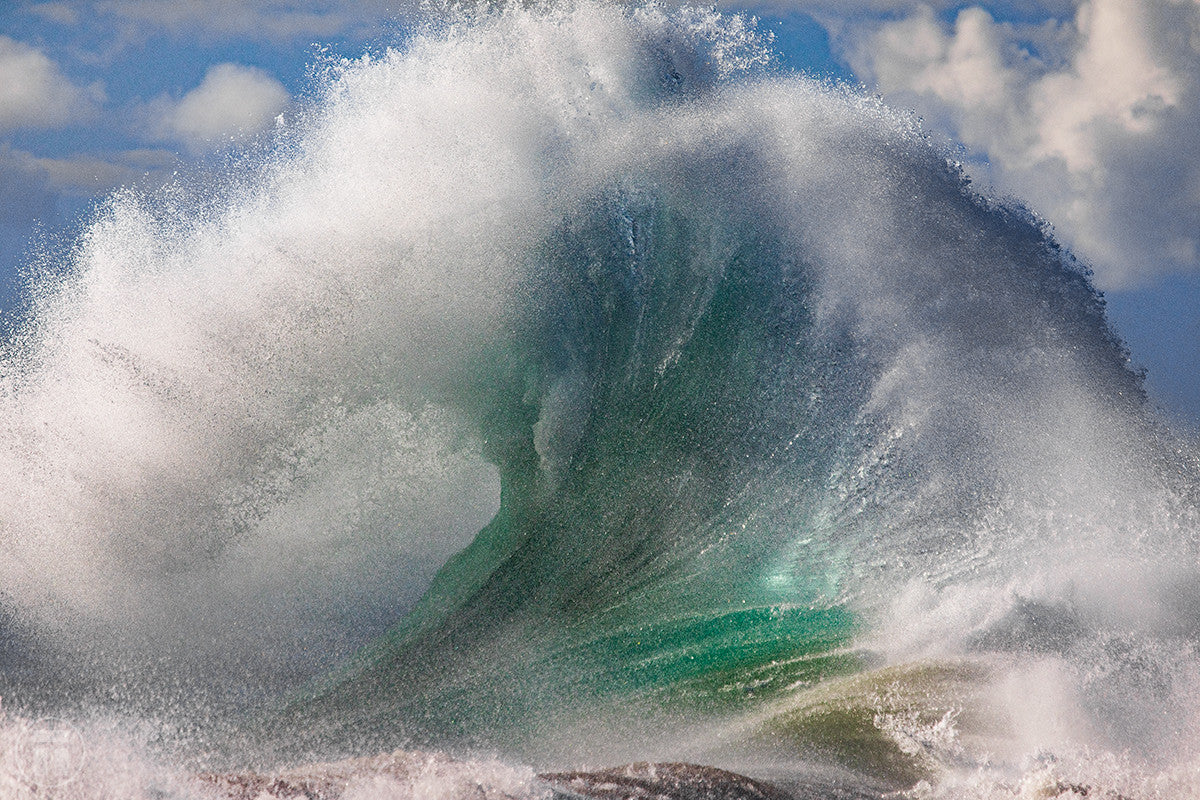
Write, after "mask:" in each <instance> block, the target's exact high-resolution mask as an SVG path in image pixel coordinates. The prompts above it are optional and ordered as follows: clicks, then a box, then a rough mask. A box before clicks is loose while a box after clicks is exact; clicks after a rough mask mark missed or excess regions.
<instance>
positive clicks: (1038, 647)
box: [0, 3, 1200, 797]
mask: <svg viewBox="0 0 1200 800" xmlns="http://www.w3.org/2000/svg"><path fill="white" fill-rule="evenodd" d="M318 72H320V71H319V70H318ZM322 74H323V75H324V77H323V78H322V79H321V82H320V83H319V84H318V85H317V86H316V87H314V92H313V97H312V99H311V100H310V101H309V102H308V103H307V104H306V105H305V106H303V107H301V108H297V109H295V110H293V111H291V112H289V115H287V116H285V118H284V119H283V120H282V121H281V122H280V123H279V126H278V129H277V130H276V131H275V132H274V134H273V137H272V138H271V139H269V140H266V141H263V142H262V143H260V145H259V147H258V149H256V150H253V151H252V152H250V153H246V154H242V155H241V156H239V157H238V158H232V159H231V160H230V162H229V163H228V164H227V165H225V166H224V167H223V168H222V169H221V170H217V172H216V174H215V175H213V174H209V175H204V176H192V177H189V178H185V179H181V181H180V183H179V184H178V185H176V186H172V187H168V188H167V189H165V190H163V191H162V192H160V193H158V194H154V195H151V196H144V197H143V196H136V195H134V194H130V193H127V194H120V195H117V196H115V197H113V198H111V199H110V200H109V201H108V202H107V203H106V204H105V205H104V207H102V208H101V209H98V211H97V213H96V218H95V220H94V221H93V223H92V224H91V226H90V228H89V229H88V232H87V234H86V235H85V236H84V237H83V238H82V239H81V240H80V242H78V243H77V245H76V247H75V249H74V250H72V251H71V252H69V253H65V254H63V253H58V254H47V256H46V262H47V263H46V265H45V266H46V267H47V269H46V271H45V272H46V274H45V275H43V276H42V277H40V278H35V279H34V281H33V284H32V287H31V307H30V310H29V315H28V316H29V323H28V325H27V326H26V329H25V330H24V332H23V333H22V334H21V335H20V336H19V337H17V338H16V339H15V340H14V341H13V342H12V343H10V344H9V346H8V348H7V351H6V355H5V361H4V373H3V375H4V385H3V395H2V397H3V401H4V404H5V409H4V410H5V420H6V421H5V423H4V428H3V437H4V438H3V447H0V476H2V477H3V479H4V480H5V481H6V485H7V486H9V487H10V489H9V490H8V491H7V492H6V494H5V496H4V497H3V498H0V503H2V505H0V519H3V520H4V523H3V528H2V529H0V536H2V537H3V548H4V549H3V557H2V558H0V579H3V581H4V582H5V584H4V585H5V587H6V595H5V597H6V609H7V611H8V613H9V616H10V619H11V623H10V624H9V626H8V629H7V630H9V631H10V636H9V638H8V640H6V644H5V645H4V646H5V648H6V650H5V651H4V654H3V655H4V658H5V660H6V664H8V665H10V666H8V667H6V668H5V670H4V686H5V688H4V691H5V698H6V703H8V702H9V698H13V700H14V702H15V703H16V706H15V707H16V708H17V709H19V710H20V711H21V713H22V714H26V715H28V716H30V717H32V716H37V715H47V714H53V715H54V716H56V717H65V718H67V719H69V720H74V721H75V722H76V723H77V724H78V725H79V726H81V727H82V726H84V725H85V721H86V722H87V725H93V726H94V720H95V719H96V718H97V717H99V718H100V719H104V720H108V719H110V718H114V717H115V718H116V719H118V720H121V722H120V723H119V724H117V727H118V728H121V729H125V727H132V728H133V729H134V730H137V731H139V733H138V736H140V737H142V738H141V739H138V741H140V742H142V744H141V745H139V746H138V747H142V748H143V749H145V750H148V751H151V752H155V753H161V754H165V755H163V756H162V757H163V758H165V759H166V760H167V761H168V762H170V763H177V764H184V765H191V764H201V765H206V764H216V765H218V766H222V767H226V766H230V765H232V766H241V765H249V764H262V763H266V762H286V763H295V762H298V761H305V760H308V759H311V758H314V757H333V756H343V755H356V756H365V755H372V754H375V753H379V752H383V751H388V750H392V749H395V748H418V747H419V748H426V749H432V750H435V751H439V752H443V753H455V754H466V755H472V756H475V755H479V754H486V755H488V756H492V755H499V756H500V757H502V758H504V759H508V760H511V761H515V762H519V763H522V764H529V765H533V766H536V767H537V768H573V767H576V766H580V765H592V766H597V765H611V764H614V763H620V762H622V761H640V760H673V761H680V760H687V761H695V762H700V763H709V764H715V765H717V766H727V767H738V768H743V769H748V770H751V771H752V770H754V769H759V770H767V771H771V772H773V773H776V774H777V773H780V772H781V771H782V773H783V774H800V773H801V772H804V771H806V770H812V769H814V768H820V769H828V770H845V771H848V772H847V773H845V774H849V775H852V776H854V777H851V778H847V780H850V781H851V782H853V781H858V783H857V784H856V785H858V786H860V788H863V790H864V791H866V790H867V788H866V787H877V786H888V787H890V788H898V789H906V788H909V787H912V786H913V785H914V784H917V782H918V781H925V783H923V784H920V786H921V787H923V788H921V789H920V790H919V791H921V792H925V794H924V795H922V796H958V795H955V794H954V793H955V792H958V793H960V795H961V796H980V797H1002V796H1013V794H1014V793H1018V794H1019V791H1025V790H1024V789H1021V788H1020V787H1021V786H1024V785H1025V784H1024V783H1022V781H1025V782H1027V783H1028V782H1029V781H1032V782H1033V783H1030V784H1029V785H1030V786H1034V788H1033V789H1029V791H1034V790H1035V789H1036V788H1037V786H1043V784H1045V785H1050V786H1053V785H1056V784H1054V781H1056V780H1059V777H1056V776H1059V775H1061V776H1064V777H1063V778H1062V779H1063V780H1067V779H1068V778H1070V780H1073V781H1076V784H1077V785H1085V784H1086V785H1095V786H1097V787H1116V788H1114V789H1113V790H1114V791H1118V790H1120V791H1124V790H1125V789H1122V788H1121V787H1127V786H1129V785H1134V786H1135V787H1136V786H1142V787H1143V788H1144V787H1145V786H1149V785H1166V784H1165V783H1164V782H1167V781H1171V780H1176V776H1178V775H1183V774H1188V773H1187V770H1188V769H1189V768H1190V767H1189V765H1191V764H1194V763H1195V759H1194V754H1195V752H1196V749H1195V747H1194V746H1193V745H1194V743H1195V742H1196V741H1200V739H1198V738H1197V731H1196V730H1195V723H1194V721H1193V720H1195V719H1200V716H1197V715H1195V714H1192V713H1191V711H1192V710H1200V706H1198V705H1197V700H1198V699H1200V693H1198V692H1197V691H1196V688H1197V687H1198V686H1200V680H1198V679H1200V671H1198V670H1197V666H1198V665H1200V661H1197V659H1196V657H1195V656H1196V647H1197V644H1198V643H1200V636H1198V635H1197V627H1196V625H1195V622H1194V620H1195V618H1196V617H1195V614H1194V613H1193V612H1194V608H1193V603H1192V601H1191V600H1190V598H1191V597H1192V596H1194V592H1193V591H1192V590H1193V589H1194V588H1195V587H1196V586H1197V585H1200V584H1198V581H1197V578H1198V575H1197V573H1196V570H1195V568H1194V565H1195V564H1196V563H1197V562H1196V543H1197V537H1196V535H1195V531H1196V530H1198V528H1197V526H1196V498H1197V493H1196V488H1195V487H1196V486H1197V485H1198V484H1197V481H1196V458H1195V450H1194V448H1193V446H1192V444H1191V443H1190V442H1188V441H1185V440H1184V439H1182V438H1180V437H1179V436H1177V435H1176V434H1174V433H1172V432H1171V431H1170V430H1169V429H1168V428H1167V427H1166V426H1165V424H1164V423H1163V422H1161V421H1160V420H1159V419H1158V417H1157V416H1156V415H1155V413H1154V411H1153V409H1152V408H1150V406H1149V404H1148V402H1147V401H1146V398H1145V396H1144V394H1143V392H1142V388H1141V377H1140V376H1139V375H1138V373H1137V372H1136V371H1134V370H1132V369H1131V368H1130V366H1129V364H1128V356H1127V353H1126V352H1125V350H1124V348H1123V346H1122V345H1121V343H1120V341H1119V340H1118V339H1117V338H1116V336H1115V335H1114V334H1113V333H1112V331H1111V329H1110V328H1109V326H1108V324H1107V322H1106V320H1105V317H1104V305H1103V300H1102V298H1101V297H1100V296H1099V295H1098V294H1097V293H1096V292H1095V291H1094V290H1093V289H1092V287H1091V286H1090V284H1089V280H1088V274H1087V270H1086V267H1085V265H1082V264H1080V263H1078V262H1077V261H1076V260H1075V259H1074V258H1073V256H1072V255H1071V254H1070V253H1068V252H1066V251H1064V250H1063V249H1062V248H1060V247H1059V246H1058V245H1057V244H1056V242H1055V241H1054V239H1053V236H1052V234H1051V232H1050V231H1049V228H1048V226H1047V225H1046V224H1045V223H1044V222H1043V221H1041V220H1039V219H1038V218H1037V217H1036V216H1035V215H1034V214H1033V213H1031V212H1029V211H1028V210H1026V209H1024V208H1022V207H1020V206H1019V205H1017V204H1016V203H1015V202H1014V201H1007V200H1001V199H997V198H994V197H991V196H990V195H988V194H987V193H986V192H985V191H981V190H979V189H977V188H976V187H973V186H972V185H971V184H970V183H969V181H967V180H966V179H965V177H964V176H963V175H962V173H961V171H960V170H959V168H958V167H957V166H956V165H955V164H954V163H953V161H952V159H949V158H948V154H946V153H944V152H941V151H939V150H938V149H936V148H935V147H933V146H931V145H930V144H929V142H928V141H927V140H926V138H925V136H924V134H923V133H922V131H921V130H920V127H919V125H918V124H917V123H916V122H915V121H913V120H911V119H909V118H908V117H906V116H904V115H903V114H899V113H897V112H894V111H891V110H889V109H887V108H885V107H883V106H882V105H881V104H879V103H878V102H876V101H874V100H871V99H869V98H866V97H864V96H862V95H861V94H860V93H858V92H857V91H856V90H853V89H849V88H845V87H839V86H829V85H824V84H820V83H817V82H813V81H810V80H808V79H806V78H804V77H802V76H797V75H791V74H785V73H783V72H781V71H779V70H777V69H775V68H773V67H772V57H771V55H770V42H769V41H768V40H767V39H766V38H764V37H763V36H762V35H761V34H759V33H758V32H757V31H756V29H755V28H754V27H753V25H752V24H751V23H750V22H748V21H747V20H744V19H741V18H738V17H722V16H719V15H716V14H715V13H711V12H705V11H696V10H681V11H666V10H662V9H657V8H652V7H645V8H643V7H635V8H616V7H609V6H602V5H595V4H591V3H580V4H578V5H576V6H573V7H571V8H561V9H549V10H547V9H542V10H536V11H533V10H526V11H516V10H512V11H506V12H498V13H492V14H482V15H479V16H463V17H461V18H458V19H457V20H455V21H447V20H442V21H440V22H439V23H437V24H433V25H430V27H429V28H428V29H427V30H424V31H423V32H421V33H419V34H417V35H414V36H413V37H412V38H411V40H409V41H407V43H406V44H405V46H404V49H402V50H395V51H388V52H387V53H386V54H384V55H380V56H376V57H372V58H366V57H364V58H363V59H360V60H357V61H346V62H336V63H332V64H328V65H326V68H325V70H324V72H323V73H322ZM1164 720H1167V721H1166V722H1164ZM87 730H95V728H94V727H88V728H87ZM147 730H148V731H149V732H148V733H147V732H146V731H147ZM135 738H136V737H135ZM95 740H96V741H97V742H101V741H107V739H104V738H103V737H100V736H99V734H97V735H96V739H95ZM97 746H100V745H97ZM134 749H135V750H137V749H138V748H137V747H135V748H134ZM1122 759H1124V760H1122ZM1114 765H1115V766H1114ZM181 768H182V767H181ZM1056 770H1057V772H1056ZM151 772H152V773H153V770H151ZM839 774H842V773H839ZM1031 776H1032V777H1031ZM1079 776H1082V777H1079ZM1180 780H1183V779H1180ZM1039 781H1040V783H1039ZM1079 781H1083V783H1079ZM1156 781H1157V782H1158V783H1155V782H1156ZM1047 782H1049V783H1047ZM1069 782H1070V781H1068V783H1069ZM1139 782H1140V783H1139ZM1035 784H1036V786H1035ZM1064 785H1067V784H1064ZM964 787H966V788H964ZM1010 789H1011V790H1012V791H1009V790H1010ZM1006 792H1007V793H1008V794H1005V793H1006ZM939 793H941V794H940V795H939ZM972 793H973V794H972ZM380 796H383V795H380ZM1139 796H1141V795H1139Z"/></svg>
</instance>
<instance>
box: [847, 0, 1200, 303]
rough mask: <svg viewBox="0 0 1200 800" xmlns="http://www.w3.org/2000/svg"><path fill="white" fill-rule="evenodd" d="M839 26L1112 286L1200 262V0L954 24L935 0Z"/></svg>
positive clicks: (868, 75)
mask: <svg viewBox="0 0 1200 800" xmlns="http://www.w3.org/2000/svg"><path fill="white" fill-rule="evenodd" d="M839 41H840V46H841V47H842V49H843V53H844V55H845V57H846V59H847V61H848V62H849V64H850V66H851V68H852V69H854V71H855V73H856V74H857V75H858V76H860V78H861V79H863V80H864V81H866V82H867V83H869V84H874V85H875V86H877V87H878V89H879V91H880V92H881V93H882V94H884V96H885V97H886V98H888V99H889V101H891V102H893V103H895V104H898V105H909V106H913V107H915V108H917V109H918V111H919V112H920V113H923V114H924V115H925V116H926V117H927V118H928V119H929V120H930V121H931V124H933V125H935V126H944V127H945V128H947V129H948V130H949V132H950V133H951V134H952V135H953V136H954V137H955V138H957V139H959V140H961V141H962V142H963V143H964V144H965V145H966V146H967V147H968V148H969V150H970V151H971V152H972V153H973V154H975V155H976V156H978V157H979V158H980V159H982V163H983V164H984V165H985V166H983V167H981V168H980V169H982V170H983V171H984V173H985V174H984V176H983V177H985V178H987V179H988V180H990V181H992V182H994V183H995V184H996V185H997V186H998V187H999V188H1000V189H1001V190H1002V191H1007V192H1011V193H1013V194H1015V195H1017V196H1020V197H1022V198H1025V199H1027V200H1028V201H1029V202H1030V203H1031V204H1032V206H1033V207H1034V208H1035V210H1037V211H1039V212H1041V213H1042V214H1043V215H1045V216H1046V217H1047V219H1049V220H1050V221H1051V222H1052V223H1053V224H1054V225H1055V227H1056V229H1057V230H1058V232H1059V234H1060V236H1061V237H1062V238H1063V239H1064V240H1065V241H1066V242H1067V243H1068V244H1071V245H1072V246H1073V247H1074V248H1075V249H1076V251H1077V252H1078V253H1079V254H1080V255H1082V256H1083V257H1085V258H1086V259H1088V260H1090V261H1091V262H1092V263H1093V265H1094V267H1095V269H1096V280H1097V283H1098V284H1099V285H1100V286H1101V287H1102V288H1120V287H1125V286H1130V285H1136V284H1138V283H1143V282H1146V281H1149V280H1151V279H1153V278H1154V277H1155V276H1157V275H1160V274H1162V273H1166V272H1170V271H1176V270H1184V269H1186V270H1194V269H1200V163H1198V162H1200V159H1198V158H1197V157H1196V154H1197V153H1200V4H1197V3H1195V2H1187V1H1186V0H1084V1H1082V2H1079V3H1078V4H1077V5H1076V8H1075V11H1074V14H1073V17H1072V18H1070V19H1064V20H1062V21H1061V22H1055V21H1050V22H1047V23H1042V24H1039V25H1036V26H1033V25H1016V24H1008V23H999V22H996V21H995V20H994V19H993V18H992V16H991V15H990V14H989V13H988V12H987V11H985V10H983V9H982V8H980V7H971V8H966V9H964V10H962V11H960V12H959V13H958V15H957V18H956V19H955V21H954V23H953V25H952V26H947V25H945V24H943V23H942V22H941V20H939V19H938V17H936V16H935V14H934V13H933V11H932V9H930V8H929V7H922V8H919V9H917V10H916V11H914V12H912V13H910V14H908V15H906V16H904V17H903V18H901V19H893V20H887V21H883V22H878V21H876V22H873V23H865V24H864V23H857V24H852V25H850V26H848V27H846V28H845V29H843V31H842V34H841V38H840V40H839Z"/></svg>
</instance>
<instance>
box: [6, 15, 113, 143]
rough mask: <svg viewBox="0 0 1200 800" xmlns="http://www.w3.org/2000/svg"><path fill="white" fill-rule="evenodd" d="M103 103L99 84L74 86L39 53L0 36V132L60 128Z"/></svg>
mask: <svg viewBox="0 0 1200 800" xmlns="http://www.w3.org/2000/svg"><path fill="white" fill-rule="evenodd" d="M103 99H104V94H103V91H102V90H101V88H100V86H99V84H94V85H92V86H90V87H88V88H81V87H79V86H76V85H75V84H73V83H72V82H71V81H70V80H69V79H68V78H67V77H66V76H65V75H64V74H63V73H62V70H60V69H59V67H58V65H57V64H55V63H54V61H52V60H51V59H50V58H49V57H48V56H47V55H46V54H45V53H43V52H42V51H41V50H38V49H37V48H35V47H31V46H29V45H27V44H24V43H22V42H18V41H16V40H15V39H11V38H9V37H8V36H3V35H0V131H6V130H13V129H15V128H57V127H61V126H63V125H66V124H68V123H70V122H73V121H76V120H79V119H83V118H87V117H89V116H91V115H92V114H94V113H95V112H96V109H97V106H98V104H99V103H100V102H101V101H102V100H103Z"/></svg>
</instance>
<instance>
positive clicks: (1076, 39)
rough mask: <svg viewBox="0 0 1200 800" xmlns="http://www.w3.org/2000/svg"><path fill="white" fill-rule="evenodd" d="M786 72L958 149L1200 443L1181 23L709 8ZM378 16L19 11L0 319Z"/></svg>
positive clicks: (1194, 19)
mask: <svg viewBox="0 0 1200 800" xmlns="http://www.w3.org/2000/svg"><path fill="white" fill-rule="evenodd" d="M723 7H724V8H726V9H730V10H748V11H750V12H752V13H754V14H757V15H758V16H759V17H760V18H761V20H762V25H763V26H764V27H766V28H768V29H770V30H772V31H774V32H775V34H776V45H777V48H778V50H779V51H780V54H781V57H782V59H783V61H784V63H785V64H786V65H788V66H790V67H793V68H796V69H802V70H805V71H809V72H813V73H817V74H822V75H831V76H834V77H837V78H840V79H843V80H851V81H857V82H861V83H862V84H863V85H864V86H866V87H867V89H868V90H869V91H872V92H874V93H878V94H881V95H882V96H883V97H884V98H885V99H886V100H887V101H888V102H890V103H892V104H893V105H896V106H899V107H903V108H908V109H913V110H914V111H915V112H916V113H918V114H920V115H921V116H922V117H923V118H924V119H925V120H926V124H927V125H928V126H929V128H930V130H931V132H932V133H933V134H934V136H935V137H936V138H940V139H943V140H948V141H952V142H956V143H958V145H959V146H960V147H961V148H962V150H961V152H962V155H963V160H964V162H965V163H966V164H967V168H968V169H969V171H970V172H971V173H972V176H973V177H974V178H975V179H976V181H977V182H978V183H981V184H983V185H988V186H992V187H994V190H995V191H997V192H999V193H1000V194H1003V195H1007V196H1012V197H1019V198H1022V200H1023V201H1024V202H1026V203H1027V204H1028V205H1030V207H1032V208H1033V209H1034V210H1035V211H1037V212H1038V213H1040V214H1041V215H1042V216H1044V217H1045V218H1046V219H1048V220H1049V221H1050V223H1051V224H1053V225H1054V227H1055V230H1056V232H1057V234H1058V235H1059V237H1060V238H1061V239H1062V240H1063V241H1064V242H1065V243H1066V244H1068V245H1069V246H1071V247H1072V249H1073V250H1074V251H1075V252H1076V253H1077V254H1078V255H1079V256H1080V257H1081V258H1082V259H1084V260H1085V261H1086V262H1088V263H1089V264H1091V265H1092V266H1093V268H1094V270H1095V280H1096V283H1097V285H1098V286H1099V287H1100V288H1101V289H1103V290H1104V291H1105V293H1106V295H1107V297H1108V300H1109V308H1110V313H1111V316H1112V319H1113V321H1114V323H1115V324H1116V326H1117V328H1118V330H1119V332H1120V333H1121V335H1122V336H1123V337H1124V338H1125V339H1126V341H1127V342H1128V343H1129V345H1130V348H1131V351H1132V354H1133V358H1134V361H1135V363H1137V364H1139V365H1142V366H1145V367H1146V368H1147V369H1148V370H1149V386H1150V389H1151V392H1152V396H1153V397H1154V399H1155V401H1156V402H1158V403H1159V404H1160V405H1162V406H1163V407H1164V408H1166V409H1167V410H1168V412H1169V413H1171V414H1172V415H1173V416H1175V417H1176V418H1178V419H1181V420H1183V421H1185V422H1187V423H1188V424H1191V425H1195V426H1200V4H1197V3H1196V2H1192V0H1075V1H1072V2H1069V1H1063V2H1057V1H1054V0H1051V1H1050V2H1034V1H1033V0H1010V2H1003V3H951V2H937V1H936V0H931V2H916V1H915V0H842V2H835V1H834V0H762V2H749V1H748V2H740V3H735V2H727V3H725V4H724V6H723ZM412 8H413V5H411V4H410V5H405V4H403V3H397V2H393V1H392V0H357V2H353V1H352V0H313V1H312V2H293V1H292V0H64V1H57V2H35V1H33V0H16V1H15V2H8V3H5V4H4V5H3V6H2V7H0V309H3V311H4V313H5V314H7V315H8V316H9V317H11V316H13V314H14V313H16V309H17V308H18V307H19V289H18V287H19V285H20V277H19V275H20V273H21V272H22V271H23V265H24V264H25V263H26V262H27V260H28V253H29V252H30V246H31V242H34V241H37V240H39V239H46V238H49V239H50V240H51V241H63V242H69V241H70V238H71V236H72V235H73V232H74V231H77V230H78V228H79V227H80V225H82V224H83V221H84V220H85V219H86V216H87V213H88V210H89V209H90V208H91V207H92V205H93V204H94V203H95V202H97V200H98V199H100V198H102V197H103V196H104V195H105V194H106V193H108V192H110V191H112V190H114V189H116V188H118V187H120V186H125V185H142V186H154V185H156V184H158V183H161V182H163V181H165V180H167V179H169V178H170V176H171V175H172V174H173V173H175V172H176V171H177V170H186V169H188V168H189V166H190V165H192V164H195V163H197V162H202V161H203V160H205V159H207V158H211V157H212V154H213V153H215V152H219V151H220V149H221V148H223V147H226V146H228V145H230V144H233V145H235V146H236V145H237V143H238V142H239V140H242V139H245V138H247V137H249V136H252V135H254V134H255V133H256V132H258V131H261V130H264V129H266V128H269V126H270V125H271V124H272V121H273V120H274V119H275V117H276V116H277V115H278V114H279V113H280V112H281V111H283V110H284V109H285V108H286V107H287V104H288V103H289V102H292V101H294V100H295V99H296V98H298V97H300V96H302V95H303V93H304V92H305V91H306V90H307V89H308V87H309V86H310V77H309V75H310V65H311V64H313V63H314V61H316V60H317V59H318V58H319V56H320V53H321V52H325V53H329V52H332V53H335V54H342V55H349V56H353V55H357V54H359V53H361V52H362V51H363V50H365V49H379V48H381V47H384V46H386V45H388V44H394V43H396V42H398V41H400V40H402V38H403V35H404V31H405V29H406V25H408V24H410V23H409V21H410V20H411V19H412V14H413V11H412Z"/></svg>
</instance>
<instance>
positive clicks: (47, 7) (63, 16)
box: [29, 2, 79, 25]
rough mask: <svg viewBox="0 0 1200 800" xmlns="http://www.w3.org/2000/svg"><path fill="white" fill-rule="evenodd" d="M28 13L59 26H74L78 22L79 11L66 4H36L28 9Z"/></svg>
mask: <svg viewBox="0 0 1200 800" xmlns="http://www.w3.org/2000/svg"><path fill="white" fill-rule="evenodd" d="M29 11H30V13H32V14H35V15H37V16H39V17H41V18H43V19H46V20H49V21H50V22H57V23H58V24H59V25H76V24H78V22H79V9H78V8H76V7H74V6H71V5H69V4H67V3H59V2H53V3H36V4H34V5H32V6H30V7H29Z"/></svg>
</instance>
